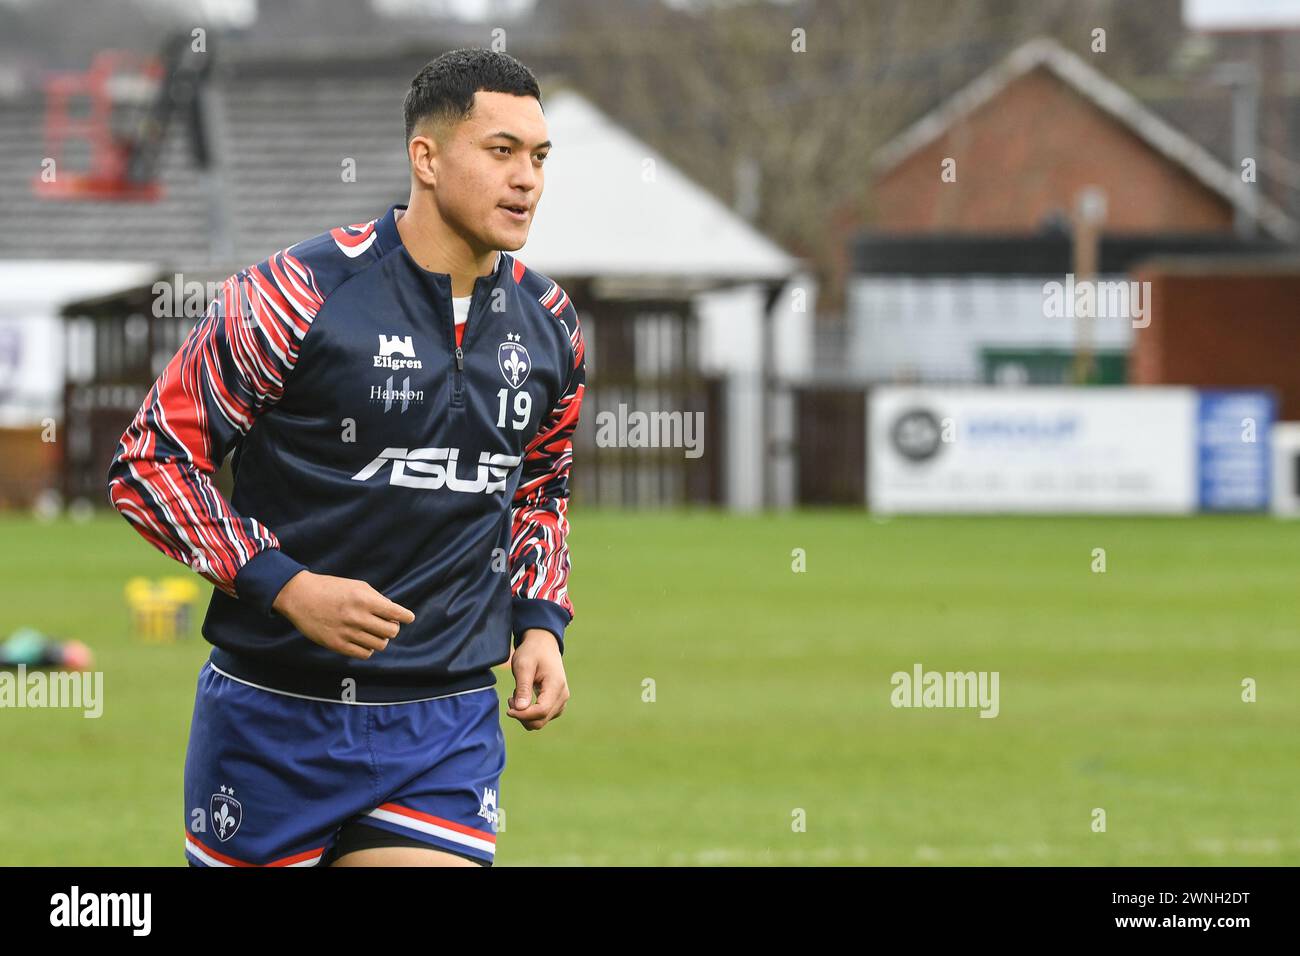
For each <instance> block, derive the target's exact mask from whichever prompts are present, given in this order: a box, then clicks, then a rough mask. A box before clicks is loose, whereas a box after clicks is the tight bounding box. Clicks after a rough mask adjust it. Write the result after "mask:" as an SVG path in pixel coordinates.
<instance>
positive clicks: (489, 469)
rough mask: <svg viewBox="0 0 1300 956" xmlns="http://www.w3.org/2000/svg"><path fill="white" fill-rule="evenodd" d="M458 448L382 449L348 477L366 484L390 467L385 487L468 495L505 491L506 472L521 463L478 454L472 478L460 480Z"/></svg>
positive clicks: (516, 458) (508, 457)
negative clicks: (444, 490) (442, 489)
mask: <svg viewBox="0 0 1300 956" xmlns="http://www.w3.org/2000/svg"><path fill="white" fill-rule="evenodd" d="M459 457H460V449H459V448H411V449H406V448H385V449H384V450H383V451H382V452H380V453H379V455H378V456H376V458H375V460H374V461H372V462H371V463H370V464H368V465H366V467H364V468H362V469H361V470H360V471H359V472H357V473H356V474H355V475H353V476H352V480H353V481H367V480H369V479H370V478H372V477H374V476H375V475H376V474H378V473H379V471H380V470H381V469H382V468H383V467H384V466H385V465H387V464H388V463H389V462H391V463H392V465H393V467H392V470H391V471H390V472H389V476H388V483H389V484H390V485H400V486H401V487H403V488H425V489H428V490H431V491H437V490H438V489H439V488H447V489H449V490H451V491H464V492H469V493H471V494H475V493H480V492H481V493H483V494H488V495H490V494H492V493H493V492H494V491H505V490H506V481H507V480H508V479H509V477H510V472H511V471H513V470H514V469H515V467H516V466H518V464H519V463H520V462H521V461H523V459H522V458H520V457H519V456H518V455H503V454H500V453H492V452H486V451H484V452H479V456H478V468H477V470H476V471H475V473H474V476H473V477H472V478H462V477H460V475H458V474H457V473H456V472H457V471H458V464H459V462H458V459H459Z"/></svg>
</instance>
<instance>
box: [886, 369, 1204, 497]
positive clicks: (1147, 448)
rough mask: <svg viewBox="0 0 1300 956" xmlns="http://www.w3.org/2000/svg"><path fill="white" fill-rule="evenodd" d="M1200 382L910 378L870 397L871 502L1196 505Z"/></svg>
mask: <svg viewBox="0 0 1300 956" xmlns="http://www.w3.org/2000/svg"><path fill="white" fill-rule="evenodd" d="M1197 414H1198V395H1197V392H1196V390H1195V389H1192V388H1179V387H1147V388H1127V387H1116V388H1068V387H1060V388H1058V387H1028V388H952V389H948V388H904V387H880V388H875V389H872V390H871V392H870V393H869V396H868V415H867V463H868V472H867V488H868V504H869V506H870V508H871V510H873V511H878V512H882V513H889V512H909V511H910V512H995V513H996V512H1037V513H1047V512H1055V513H1071V512H1088V513H1169V514H1182V513H1188V512H1192V511H1194V510H1195V509H1196V507H1197V498H1198V495H1197V491H1198V488H1197V441H1196V435H1197Z"/></svg>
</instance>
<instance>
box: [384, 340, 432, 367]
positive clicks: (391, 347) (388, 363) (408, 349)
mask: <svg viewBox="0 0 1300 956" xmlns="http://www.w3.org/2000/svg"><path fill="white" fill-rule="evenodd" d="M395 353H396V355H400V356H402V357H401V358H396V357H394V354H395ZM374 367H375V368H391V369H403V368H424V363H423V362H421V361H420V360H419V359H418V358H416V357H415V344H414V343H413V342H412V341H411V337H410V336H409V335H380V336H379V354H378V355H376V356H375V366H374Z"/></svg>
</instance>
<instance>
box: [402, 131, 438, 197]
mask: <svg viewBox="0 0 1300 956" xmlns="http://www.w3.org/2000/svg"><path fill="white" fill-rule="evenodd" d="M406 158H407V159H408V160H409V161H410V163H411V175H413V176H415V178H416V179H418V180H419V181H420V182H422V183H423V184H424V185H426V186H429V187H436V186H437V185H438V141H437V140H436V139H434V138H433V137H432V136H429V135H427V133H426V132H421V131H419V130H417V131H416V133H415V135H414V136H412V137H411V141H410V142H409V143H407V144H406Z"/></svg>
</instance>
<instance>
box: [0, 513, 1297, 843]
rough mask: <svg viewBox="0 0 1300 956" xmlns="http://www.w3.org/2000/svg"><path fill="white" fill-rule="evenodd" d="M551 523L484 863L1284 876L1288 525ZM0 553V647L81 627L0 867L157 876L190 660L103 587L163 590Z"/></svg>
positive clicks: (151, 569)
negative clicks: (534, 634)
mask: <svg viewBox="0 0 1300 956" xmlns="http://www.w3.org/2000/svg"><path fill="white" fill-rule="evenodd" d="M571 517H572V521H573V532H572V537H571V545H572V550H573V555H574V569H573V574H572V581H571V583H572V595H573V600H574V602H575V605H576V607H577V619H576V621H575V622H574V624H573V625H572V627H571V628H570V631H569V635H568V639H567V651H566V657H565V662H566V667H567V668H568V677H569V683H570V688H571V691H572V694H573V697H572V699H571V700H570V702H569V704H568V707H567V709H566V712H565V714H564V716H563V717H562V718H561V719H560V720H559V721H558V722H556V723H554V724H553V725H551V726H550V727H547V728H545V729H544V730H541V731H539V732H534V733H528V732H526V731H524V730H523V729H522V728H521V727H520V726H519V725H518V724H517V723H516V722H514V721H513V720H510V719H508V718H503V719H504V720H505V721H506V739H507V747H508V758H507V759H508V763H507V769H506V773H505V776H504V778H503V780H502V786H501V802H502V806H503V807H504V808H505V812H506V826H505V829H504V830H503V832H502V833H501V834H500V837H499V843H498V853H497V860H498V865H502V866H505V865H512V864H514V865H521V864H522V865H527V864H543V865H545V864H614V865H620V864H714V863H717V864H742V865H748V864H758V865H764V864H863V863H864V864H940V865H943V864H1067V865H1076V864H1077V865H1175V864H1178V865H1182V864H1186V865H1224V864H1245V865H1255V864H1258V865H1296V864H1297V863H1300V817H1298V816H1297V814H1296V813H1295V801H1296V797H1295V794H1296V792H1297V789H1300V761H1298V760H1297V759H1296V758H1297V750H1298V749H1300V748H1298V747H1297V744H1298V743H1300V737H1298V736H1297V730H1296V728H1297V727H1298V726H1300V586H1298V580H1297V579H1298V578H1300V534H1297V529H1296V528H1295V527H1294V526H1292V525H1288V524H1285V523H1280V522H1275V521H1273V520H1271V519H1268V518H1263V517H1226V516H1225V517H1200V518H1188V519H1176V518H1171V519H1162V518H1150V519H1141V518H1088V517H1077V518H894V519H892V520H883V519H873V518H872V517H871V516H869V515H866V514H864V513H861V512H854V511H822V512H801V513H795V514H790V515H781V516H770V517H742V516H728V515H720V514H663V513H651V514H628V513H609V512H597V511H590V510H587V511H583V510H578V511H575V512H574V513H573V514H572V515H571ZM0 540H3V541H4V543H5V545H6V547H5V548H4V549H3V552H0V581H2V582H3V585H2V591H0V594H2V596H3V602H2V603H0V637H3V636H5V635H7V634H8V633H9V632H10V631H12V630H13V629H14V628H16V627H18V626H21V625H31V626H35V627H38V628H40V629H42V630H45V631H48V632H52V633H55V634H61V635H66V636H71V637H77V638H80V639H82V640H84V641H86V642H87V643H89V644H91V645H92V647H93V648H94V650H95V652H96V654H97V656H98V665H97V666H99V667H100V668H101V669H102V670H103V671H104V672H105V677H104V693H105V697H106V703H105V709H104V715H103V717H102V718H100V719H98V720H87V719H84V718H82V717H81V715H80V712H74V711H60V710H40V711H37V710H8V709H6V710H0V730H2V731H3V735H4V737H3V739H4V746H3V748H0V864H38V865H43V864H76V865H103V864H127V865H132V864H163V865H183V863H184V861H183V854H182V851H181V828H182V825H183V822H184V808H183V806H182V787H181V785H182V776H181V775H182V767H183V762H184V754H185V743H186V737H187V733H188V730H189V719H190V714H191V710H192V707H193V699H194V685H195V681H196V678H197V673H198V670H199V667H200V666H201V664H202V661H203V659H204V658H205V657H206V653H207V649H208V646H207V644H206V643H205V642H204V641H203V639H202V638H201V637H200V636H199V635H198V628H197V623H196V625H195V628H194V635H193V636H192V638H191V639H190V640H188V641H186V642H182V643H178V644H175V645H171V646H154V645H147V644H143V643H139V642H137V641H134V640H132V639H131V638H130V637H129V636H128V634H127V622H126V612H125V608H124V604H123V600H122V596H121V592H122V587H123V584H124V582H125V580H126V578H127V577H129V576H131V575H135V574H145V575H150V576H160V575H165V574H175V573H179V574H182V575H184V574H189V572H188V571H187V570H186V569H185V568H183V567H181V566H180V565H178V564H175V563H173V562H171V561H169V560H168V559H166V558H164V557H163V556H161V555H160V554H158V553H157V552H155V551H153V550H152V549H151V548H150V547H149V546H148V545H147V544H146V543H145V542H144V541H143V540H142V539H141V538H139V537H138V536H137V535H136V534H135V533H134V531H132V530H131V528H130V527H129V526H128V525H127V524H126V522H125V521H124V520H123V519H122V518H120V517H119V516H117V515H116V514H112V513H109V514H105V515H101V516H99V517H97V518H96V519H95V520H93V521H92V522H90V523H87V524H73V523H70V522H67V521H60V522H55V523H52V524H37V523H35V522H32V521H28V520H25V519H15V518H12V517H11V518H0ZM795 548H802V549H804V550H805V552H806V561H807V565H806V566H807V570H806V571H805V572H803V573H794V572H793V571H792V570H791V563H792V560H793V559H792V550H793V549H795ZM1094 548H1105V549H1106V564H1107V570H1106V572H1105V573H1103V574H1097V573H1093V572H1092V571H1091V570H1090V565H1091V563H1092V550H1093V549H1094ZM200 583H201V582H200ZM207 592H208V587H207V586H206V585H204V599H203V601H202V602H201V607H206V595H207ZM916 662H920V663H921V664H923V665H924V667H925V668H926V669H927V670H930V669H933V670H939V671H946V670H960V671H966V670H977V671H978V670H988V671H994V670H995V671H998V672H999V674H1000V691H1001V694H1000V696H1001V700H1000V708H1001V712H1000V715H999V716H998V717H997V718H995V719H991V720H990V719H981V718H979V717H978V715H977V712H976V711H975V710H956V709H947V710H940V709H930V710H925V709H902V708H894V707H892V706H891V704H890V692H891V690H892V688H891V685H890V675H891V674H893V673H894V672H895V671H900V670H901V671H910V670H911V668H912V665H913V664H914V663H916ZM1246 677H1251V678H1254V679H1255V681H1256V682H1257V685H1258V701H1257V702H1256V703H1244V702H1242V700H1241V681H1242V679H1243V678H1246ZM498 678H499V680H500V686H499V689H500V691H501V693H502V694H505V693H506V692H508V691H509V690H510V689H511V688H513V686H514V685H513V680H512V679H511V677H510V676H509V675H508V673H506V672H504V671H498ZM647 680H652V681H653V682H654V691H655V700H654V701H653V702H647V701H644V700H643V694H644V691H643V686H644V685H643V682H645V681H647ZM502 712H503V714H504V708H503V711H502ZM1095 807H1100V808H1103V809H1104V810H1105V811H1106V814H1107V829H1106V832H1104V833H1094V832H1092V830H1091V827H1090V824H1091V820H1092V817H1091V814H1092V810H1093V808H1095ZM797 809H801V810H802V811H803V812H804V814H805V815H806V831H805V832H795V831H794V830H793V828H792V814H793V813H794V812H795V811H796V810H797Z"/></svg>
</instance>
